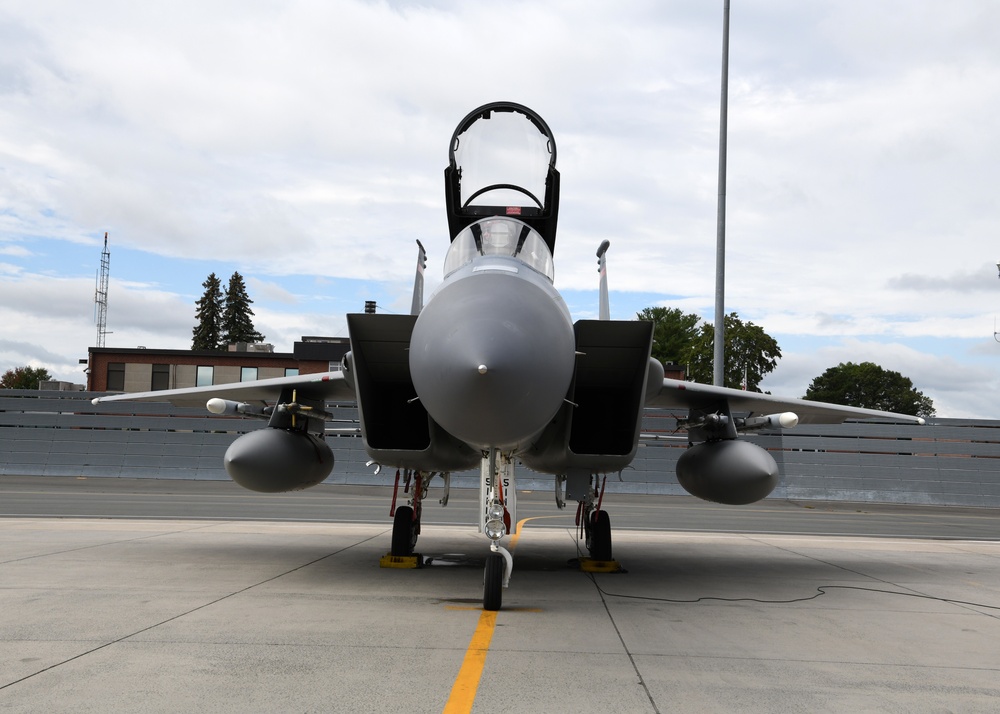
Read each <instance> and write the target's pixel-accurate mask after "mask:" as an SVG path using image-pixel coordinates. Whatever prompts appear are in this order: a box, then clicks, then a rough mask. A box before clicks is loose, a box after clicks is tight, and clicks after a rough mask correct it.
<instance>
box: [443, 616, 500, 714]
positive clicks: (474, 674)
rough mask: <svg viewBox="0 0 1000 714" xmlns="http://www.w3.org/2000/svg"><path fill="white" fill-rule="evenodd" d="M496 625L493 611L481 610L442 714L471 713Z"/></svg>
mask: <svg viewBox="0 0 1000 714" xmlns="http://www.w3.org/2000/svg"><path fill="white" fill-rule="evenodd" d="M496 625H497V613H496V611H495V610H483V611H482V612H481V613H480V615H479V624H478V625H476V631H475V632H473V633H472V640H471V641H470V642H469V648H468V649H467V650H466V651H465V659H463V660H462V667H461V669H459V670H458V676H457V677H456V678H455V683H454V684H453V685H452V687H451V695H450V696H449V697H448V702H447V703H446V704H445V705H444V714H465V713H466V712H471V711H472V703H473V702H474V701H475V700H476V691H477V690H478V689H479V678H480V677H482V676H483V668H484V667H485V666H486V653H487V652H489V649H490V641H491V640H492V639H493V630H495V629H496Z"/></svg>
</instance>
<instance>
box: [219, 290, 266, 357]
mask: <svg viewBox="0 0 1000 714" xmlns="http://www.w3.org/2000/svg"><path fill="white" fill-rule="evenodd" d="M252 303H253V300H251V299H250V296H249V295H247V288H246V285H245V284H244V282H243V276H242V275H240V274H239V273H233V276H232V277H231V278H229V288H228V289H227V290H226V307H225V310H224V311H223V313H222V329H221V332H222V346H223V347H224V346H226V345H232V344H235V343H237V342H246V343H248V344H249V343H253V342H263V341H264V335H262V334H260V333H259V332H257V330H256V328H254V326H253V310H251V309H250V305H251V304H252Z"/></svg>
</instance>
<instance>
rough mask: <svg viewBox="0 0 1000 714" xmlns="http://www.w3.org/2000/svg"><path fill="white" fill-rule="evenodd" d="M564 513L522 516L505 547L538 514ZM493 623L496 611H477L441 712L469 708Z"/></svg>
mask: <svg viewBox="0 0 1000 714" xmlns="http://www.w3.org/2000/svg"><path fill="white" fill-rule="evenodd" d="M564 517H565V516H535V517H534V518H522V519H521V520H520V521H518V522H517V526H516V527H515V528H514V534H513V535H512V536H511V537H510V546H509V548H508V549H509V550H514V548H516V547H517V541H518V540H519V539H520V538H521V529H522V528H523V527H524V524H525V523H527V522H528V521H534V520H537V519H539V518H564ZM446 609H448V610H465V609H469V610H479V609H480V608H478V607H469V608H464V607H460V606H455V605H448V606H446ZM507 611H508V612H511V611H518V612H541V609H540V608H507ZM496 626H497V613H496V611H492V610H481V611H480V614H479V624H478V625H476V631H475V632H473V633H472V640H471V641H470V642H469V647H468V649H467V650H465V659H463V660H462V666H461V668H460V669H459V670H458V676H457V677H455V683H454V684H453V685H452V686H451V694H450V695H449V696H448V702H447V703H446V704H445V705H444V714H468V712H471V711H472V703H473V702H474V701H475V700H476V692H477V690H478V689H479V679H480V678H481V677H482V676H483V669H484V668H485V667H486V654H487V653H488V652H489V651H490V642H491V641H492V640H493V630H495V629H496Z"/></svg>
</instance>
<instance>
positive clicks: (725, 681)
mask: <svg viewBox="0 0 1000 714" xmlns="http://www.w3.org/2000/svg"><path fill="white" fill-rule="evenodd" d="M545 518H546V517H538V518H534V519H531V520H527V521H525V522H523V523H522V528H521V532H520V535H519V536H518V538H517V540H516V544H515V545H514V547H513V554H514V563H515V566H514V572H513V576H512V578H511V583H510V588H509V589H508V590H506V591H505V593H504V606H503V609H502V610H501V611H500V612H499V613H497V614H496V615H495V618H494V617H493V616H492V615H490V614H484V613H483V611H482V609H481V598H482V587H483V575H482V572H483V571H482V569H483V562H484V558H485V555H486V552H487V547H486V544H485V541H484V538H483V537H482V536H481V535H480V534H478V533H476V532H475V529H474V528H471V527H468V526H452V525H447V526H438V527H434V528H427V529H426V530H425V533H424V534H423V535H422V536H421V540H420V543H419V544H418V550H420V551H421V552H422V553H423V554H424V556H425V557H427V558H429V559H430V563H429V565H427V566H426V567H424V568H422V569H419V570H398V569H382V568H380V567H379V558H380V557H381V556H382V555H384V554H385V552H386V550H387V548H388V543H389V528H388V525H387V524H386V525H372V524H363V523H321V522H277V521H264V520H260V521H258V520H254V521H236V520H205V519H200V520H179V519H152V520H151V519H129V518H117V519H80V518H33V517H11V518H0V711H3V712H40V711H45V712H70V711H72V712H176V711H203V712H276V711H281V712H397V711H398V712H403V711H405V712H442V711H456V712H457V711H473V712H518V711H519V712H607V711H615V712H618V713H626V712H730V711H740V712H847V711H849V712H944V711H951V712H996V711H997V710H998V709H1000V542H997V541H989V540H981V541H972V540H969V541H964V540H930V539H903V538H891V537H880V538H872V537H864V536H808V535H780V534H741V533H706V532H692V531H688V532H684V531H679V532H665V531H651V530H620V531H616V533H615V555H616V557H617V559H618V560H619V561H620V562H621V564H622V566H623V567H624V568H625V569H626V570H627V572H626V573H622V574H587V573H583V572H581V571H580V570H579V569H578V568H576V567H575V563H574V562H572V561H573V559H574V558H575V557H576V555H577V547H578V546H577V543H578V541H577V538H576V534H575V529H574V528H573V527H572V523H571V521H572V517H571V516H570V517H569V522H567V520H566V517H565V516H561V515H559V516H554V517H551V518H550V519H549V520H545ZM560 518H561V519H563V520H558V519H560ZM543 524H544V525H545V526H547V527H541V526H542V525H543ZM562 524H566V526H565V527H562Z"/></svg>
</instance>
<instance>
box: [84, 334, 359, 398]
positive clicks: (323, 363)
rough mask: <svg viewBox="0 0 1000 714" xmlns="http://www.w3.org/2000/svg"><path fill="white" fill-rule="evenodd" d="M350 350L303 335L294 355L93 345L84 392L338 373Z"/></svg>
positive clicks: (258, 348) (249, 348)
mask: <svg viewBox="0 0 1000 714" xmlns="http://www.w3.org/2000/svg"><path fill="white" fill-rule="evenodd" d="M349 349H350V342H349V340H348V339H347V338H346V337H303V338H302V340H301V341H300V342H296V343H295V346H294V348H293V351H292V352H274V351H273V348H271V346H270V345H247V344H244V343H240V344H237V345H230V346H229V350H228V351H226V352H221V351H214V350H157V349H148V348H145V347H136V348H131V349H119V348H114V347H91V348H90V355H89V363H88V369H87V390H88V391H91V392H148V391H156V390H160V389H179V388H184V387H196V386H203V385H206V386H207V385H211V384H227V383H231V382H248V381H251V380H254V379H268V378H270V377H288V376H293V375H296V374H315V373H317V372H327V371H329V370H331V369H336V368H337V367H338V366H339V365H340V360H341V358H342V357H343V356H344V354H345V353H346V352H347V351H348V350H349Z"/></svg>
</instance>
